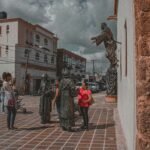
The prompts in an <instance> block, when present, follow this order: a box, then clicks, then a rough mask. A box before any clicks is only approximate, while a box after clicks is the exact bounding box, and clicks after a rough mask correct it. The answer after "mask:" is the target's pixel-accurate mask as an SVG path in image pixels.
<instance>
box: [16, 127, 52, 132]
mask: <svg viewBox="0 0 150 150" xmlns="http://www.w3.org/2000/svg"><path fill="white" fill-rule="evenodd" d="M50 127H51V126H40V127H31V128H18V129H16V131H22V130H29V131H30V130H41V129H46V128H50Z"/></svg>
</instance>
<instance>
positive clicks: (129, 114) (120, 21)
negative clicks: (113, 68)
mask: <svg viewBox="0 0 150 150" xmlns="http://www.w3.org/2000/svg"><path fill="white" fill-rule="evenodd" d="M117 30H118V32H117V33H118V34H117V40H118V41H119V42H121V45H119V44H118V59H119V67H118V110H119V114H120V119H121V124H122V128H123V131H124V135H125V137H126V143H127V147H128V150H135V142H136V65H135V62H136V60H135V58H136V57H135V55H136V52H135V13H134V1H133V0H126V1H121V0H120V1H119V5H118V17H117Z"/></svg>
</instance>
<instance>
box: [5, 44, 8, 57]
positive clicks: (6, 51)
mask: <svg viewBox="0 0 150 150" xmlns="http://www.w3.org/2000/svg"><path fill="white" fill-rule="evenodd" d="M5 53H6V55H8V45H7V46H6V51H5Z"/></svg>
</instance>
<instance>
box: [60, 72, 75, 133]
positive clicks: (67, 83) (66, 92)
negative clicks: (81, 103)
mask: <svg viewBox="0 0 150 150" xmlns="http://www.w3.org/2000/svg"><path fill="white" fill-rule="evenodd" d="M59 94H60V126H61V127H62V129H63V130H67V131H69V132H72V131H73V129H72V127H73V126H74V125H75V121H74V100H73V97H75V85H74V82H73V81H72V80H71V79H70V77H69V73H63V79H62V80H61V82H60V84H59Z"/></svg>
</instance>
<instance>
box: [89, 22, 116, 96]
mask: <svg viewBox="0 0 150 150" xmlns="http://www.w3.org/2000/svg"><path fill="white" fill-rule="evenodd" d="M101 30H102V33H101V34H100V35H98V36H96V37H93V38H91V40H92V41H93V43H96V45H97V46H98V45H100V44H101V43H102V42H103V43H104V46H105V48H106V58H107V59H108V60H109V62H110V67H109V68H108V70H107V73H106V86H107V95H117V62H118V60H117V56H116V49H117V45H116V43H117V42H116V41H115V40H114V38H113V34H112V31H111V29H110V28H109V27H108V26H107V24H106V23H102V24H101Z"/></svg>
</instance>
